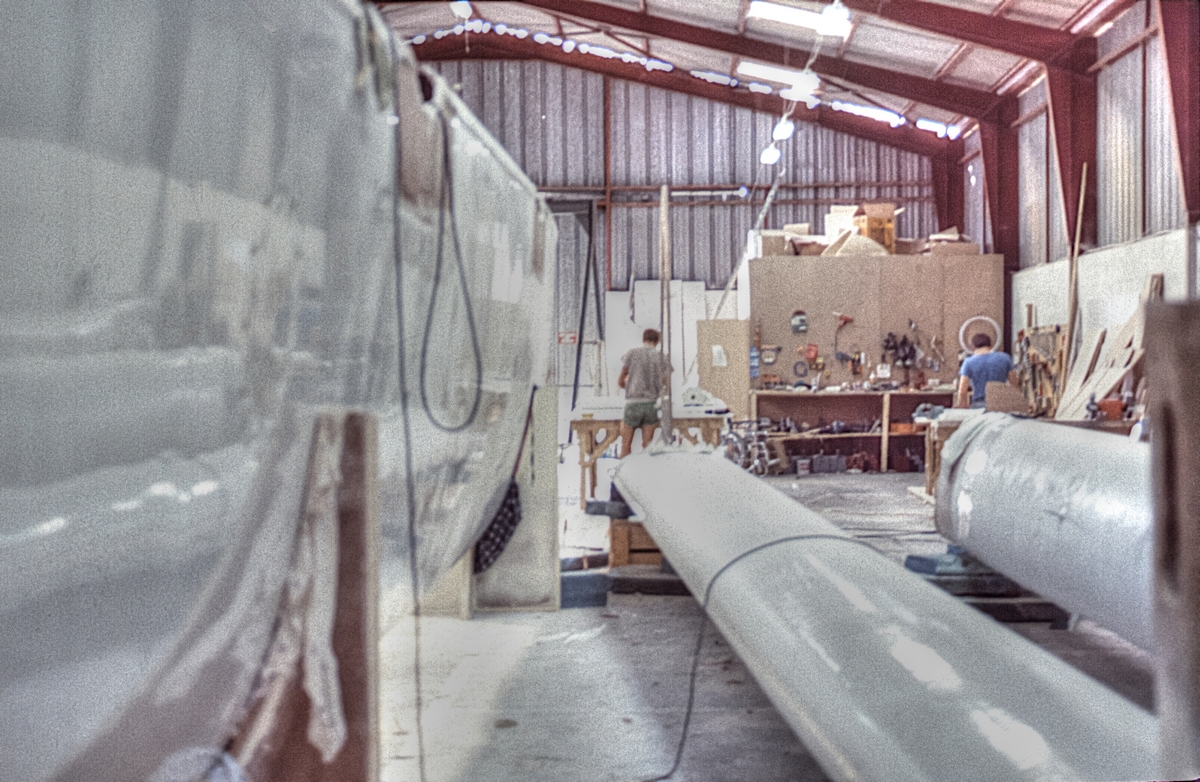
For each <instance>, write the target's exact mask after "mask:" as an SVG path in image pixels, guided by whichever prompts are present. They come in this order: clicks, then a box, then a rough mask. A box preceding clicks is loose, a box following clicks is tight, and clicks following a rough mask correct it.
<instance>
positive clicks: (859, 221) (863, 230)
mask: <svg viewBox="0 0 1200 782" xmlns="http://www.w3.org/2000/svg"><path fill="white" fill-rule="evenodd" d="M854 227H855V228H856V229H858V233H860V234H861V235H863V236H865V237H867V238H868V239H872V240H874V241H876V242H878V243H879V244H881V245H883V246H884V247H886V248H887V251H888V252H889V253H891V254H892V255H895V254H896V205H895V204H889V203H882V202H881V203H875V204H862V205H860V206H859V207H858V208H857V209H856V210H855V211H854Z"/></svg>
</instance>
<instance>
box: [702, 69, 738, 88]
mask: <svg viewBox="0 0 1200 782" xmlns="http://www.w3.org/2000/svg"><path fill="white" fill-rule="evenodd" d="M691 74H692V75H693V76H695V77H696V78H697V79H704V81H706V82H708V83H709V84H721V85H724V86H726V87H733V86H735V85H736V84H737V79H731V78H729V77H728V76H726V75H725V74H723V73H714V72H712V71H692V72H691Z"/></svg>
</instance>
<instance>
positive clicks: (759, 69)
mask: <svg viewBox="0 0 1200 782" xmlns="http://www.w3.org/2000/svg"><path fill="white" fill-rule="evenodd" d="M737 72H738V75H739V76H749V77H750V78H752V79H762V80H763V81H773V82H776V83H778V84H789V85H798V84H807V83H809V82H810V80H811V79H817V76H816V74H814V73H812V71H807V73H808V75H807V76H806V75H805V73H806V71H794V70H792V69H791V68H776V67H775V66H774V65H763V64H761V63H757V62H739V63H738V67H737ZM817 84H820V79H817ZM813 89H816V88H815V87H814V88H813Z"/></svg>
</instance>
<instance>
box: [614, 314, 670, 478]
mask: <svg viewBox="0 0 1200 782" xmlns="http://www.w3.org/2000/svg"><path fill="white" fill-rule="evenodd" d="M658 340H659V335H658V332H657V331H655V330H654V329H646V330H645V331H643V332H642V346H641V347H640V348H634V349H633V350H631V351H629V352H628V353H626V354H625V355H623V356H621V376H620V377H618V378H617V385H618V386H620V387H621V388H623V389H625V415H624V417H623V418H622V419H621V458H625V457H626V456H628V455H629V454H630V453H632V452H633V431H634V430H635V429H639V428H640V429H641V430H642V447H643V448H645V447H646V446H648V445H650V440H651V439H652V438H653V437H654V432H655V430H656V429H658V410H657V408H655V406H654V402H655V400H657V399H658V398H659V397H660V396H662V392H663V389H664V388H666V385H667V378H668V377H669V376H670V374H671V371H672V367H671V362H670V361H668V360H667V357H666V356H664V355H663V354H662V353H660V352H659V351H658Z"/></svg>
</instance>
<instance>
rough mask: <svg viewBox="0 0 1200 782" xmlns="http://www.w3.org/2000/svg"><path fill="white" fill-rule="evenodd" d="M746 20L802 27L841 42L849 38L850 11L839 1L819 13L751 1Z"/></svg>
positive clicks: (762, 0) (757, 0)
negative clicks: (763, 20) (838, 39)
mask: <svg viewBox="0 0 1200 782" xmlns="http://www.w3.org/2000/svg"><path fill="white" fill-rule="evenodd" d="M746 18H748V19H765V20H767V21H770V22H779V23H780V24H790V25H792V26H794V27H804V28H806V29H809V30H812V31H814V32H816V33H817V34H818V35H827V36H830V37H835V38H842V39H843V40H844V39H846V38H848V37H850V28H851V25H850V9H849V8H846V6H844V5H842V4H841V2H840V0H834V2H832V3H830V4H829V5H828V6H826V7H825V8H824V9H822V10H821V13H819V14H817V13H813V12H812V11H805V10H804V9H802V8H792V7H791V6H786V5H779V4H777V3H768V2H764V0H752V2H751V3H750V8H749V10H748V11H747V12H746Z"/></svg>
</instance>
